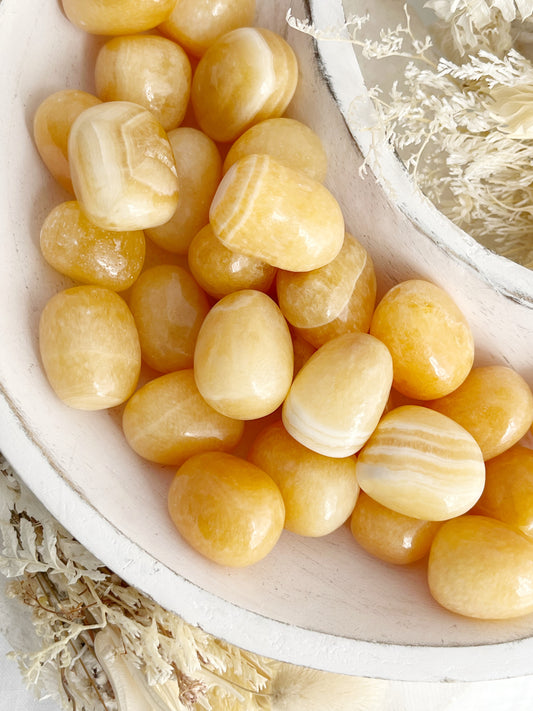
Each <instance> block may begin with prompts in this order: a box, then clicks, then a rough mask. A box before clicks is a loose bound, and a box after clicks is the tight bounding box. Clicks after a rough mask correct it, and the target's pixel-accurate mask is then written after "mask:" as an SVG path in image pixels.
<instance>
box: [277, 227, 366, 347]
mask: <svg viewBox="0 0 533 711" xmlns="http://www.w3.org/2000/svg"><path fill="white" fill-rule="evenodd" d="M276 287H277V294H278V303H279V307H280V309H281V312H282V314H283V315H284V316H285V318H286V319H287V321H288V322H289V323H290V324H291V325H292V326H294V327H295V328H296V329H297V331H298V333H299V334H300V335H301V336H303V338H305V339H306V340H308V341H309V342H310V343H311V344H312V345H313V346H315V348H318V347H319V346H321V345H323V344H324V343H326V341H330V340H331V339H332V338H335V337H336V336H340V335H342V334H343V333H349V332H353V331H363V332H366V331H368V329H369V327H370V321H371V320H372V314H373V312H374V305H375V301H376V274H375V271H374V265H373V263H372V259H371V257H370V255H369V254H368V252H367V251H366V249H365V248H364V247H363V246H362V245H361V244H360V243H359V242H358V241H357V240H356V239H355V237H353V236H352V235H350V234H348V233H347V234H346V236H345V239H344V244H343V246H342V249H341V251H340V252H339V253H338V255H337V256H336V257H335V259H334V260H333V261H331V262H330V263H329V264H326V265H325V266H324V267H320V268H319V269H313V270H312V271H309V272H286V271H279V272H278V275H277V277H276Z"/></svg>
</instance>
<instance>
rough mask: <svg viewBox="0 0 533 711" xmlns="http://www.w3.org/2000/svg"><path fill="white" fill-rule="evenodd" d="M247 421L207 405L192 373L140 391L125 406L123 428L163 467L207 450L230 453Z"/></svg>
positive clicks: (138, 449)
mask: <svg viewBox="0 0 533 711" xmlns="http://www.w3.org/2000/svg"><path fill="white" fill-rule="evenodd" d="M243 427H244V425H243V423H242V422H240V421H239V420H232V419H230V418H229V417H224V415H221V414H220V413H219V412H217V411H216V410H213V408H212V407H209V405H208V404H207V403H206V402H205V400H204V399H203V398H202V396H201V395H200V393H199V392H198V388H197V387H196V383H195V381H194V373H193V371H192V369H185V370H179V371H176V372H174V373H167V374H166V375H161V376H160V377H159V378H154V379H153V380H150V381H148V382H147V383H146V384H145V385H143V386H142V387H141V388H139V389H138V390H137V391H136V392H135V393H134V394H133V395H132V397H131V398H130V399H129V400H128V402H127V403H126V407H125V408H124V412H123V414H122V428H123V431H124V436H125V437H126V440H127V442H128V444H129V445H130V447H131V448H132V449H134V450H135V452H137V454H139V455H140V456H141V457H144V458H145V459H148V460H149V461H152V462H157V463H158V464H166V465H176V466H177V465H180V464H182V463H183V462H184V461H185V460H186V459H188V458H189V457H191V456H193V455H194V454H199V453H200V452H206V451H217V450H223V451H229V450H231V449H232V448H233V447H235V445H236V444H237V443H238V442H239V440H240V438H241V436H242V433H243Z"/></svg>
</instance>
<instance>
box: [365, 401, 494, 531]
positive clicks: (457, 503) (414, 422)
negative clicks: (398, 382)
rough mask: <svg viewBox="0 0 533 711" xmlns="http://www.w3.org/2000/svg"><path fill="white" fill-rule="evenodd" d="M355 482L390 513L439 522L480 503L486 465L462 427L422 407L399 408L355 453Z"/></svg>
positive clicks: (408, 406) (381, 422)
mask: <svg viewBox="0 0 533 711" xmlns="http://www.w3.org/2000/svg"><path fill="white" fill-rule="evenodd" d="M357 480H358V481H359V485H360V487H361V489H362V490H363V491H365V492H366V493H367V494H368V495H369V496H371V497H372V498H373V499H375V500H376V501H378V502H379V503H381V504H383V505H384V506H387V507H388V508H390V509H392V510H393V511H398V512H399V513H402V514H404V515H406V516H412V517H414V518H421V519H426V520H430V521H443V520H445V519H449V518H452V517H454V516H459V515H460V514H463V513H465V512H466V511H468V510H469V509H470V508H471V507H472V506H473V505H474V504H475V503H476V501H477V500H478V499H479V497H480V496H481V492H482V491H483V486H484V484H485V463H484V461H483V455H482V453H481V450H480V448H479V445H478V444H477V442H476V441H475V440H474V438H473V437H472V435H471V434H469V433H468V432H467V431H466V430H465V429H464V428H463V427H461V426H460V425H458V424H457V423H456V422H454V421H453V420H451V419H450V418H449V417H446V416H445V415H442V414H441V413H440V412H435V411H434V410H430V409H429V408H427V407H421V406H418V405H404V406H401V407H397V408H395V409H393V410H390V411H389V412H388V413H387V414H386V415H384V417H383V418H382V420H381V421H380V423H379V425H378V426H377V427H376V430H375V431H374V433H373V434H372V436H371V437H370V439H369V440H368V442H367V443H366V445H365V446H364V447H363V449H362V450H361V452H360V453H359V456H358V459H357Z"/></svg>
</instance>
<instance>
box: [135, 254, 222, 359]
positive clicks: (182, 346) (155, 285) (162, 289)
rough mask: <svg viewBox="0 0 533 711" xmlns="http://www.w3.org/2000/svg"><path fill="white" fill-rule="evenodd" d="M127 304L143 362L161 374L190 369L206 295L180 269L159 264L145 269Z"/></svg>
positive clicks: (205, 305) (205, 306)
mask: <svg viewBox="0 0 533 711" xmlns="http://www.w3.org/2000/svg"><path fill="white" fill-rule="evenodd" d="M128 303H129V306H130V309H131V312H132V314H133V317H134V319H135V324H136V326H137V330H138V332H139V340H140V343H141V351H142V357H143V360H144V362H145V363H147V364H148V365H149V366H150V367H151V368H154V370H157V371H159V372H161V373H168V372H171V371H173V370H180V369H182V368H191V367H192V364H193V357H194V348H195V345H196V338H197V336H198V332H199V330H200V326H201V325H202V322H203V320H204V318H205V317H206V315H207V313H208V311H209V302H208V300H207V296H206V295H205V294H204V292H203V291H202V290H201V289H200V287H199V286H198V284H197V283H196V282H195V281H194V279H193V278H192V276H191V275H190V274H189V272H187V271H186V270H185V269H183V267H180V266H177V265H173V264H161V265H158V266H155V267H151V268H150V269H147V270H145V271H144V272H143V273H142V274H141V276H140V277H139V278H138V279H137V281H136V282H135V284H134V285H133V286H132V288H131V291H130V293H129V295H128Z"/></svg>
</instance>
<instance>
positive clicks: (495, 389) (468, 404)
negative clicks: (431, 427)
mask: <svg viewBox="0 0 533 711" xmlns="http://www.w3.org/2000/svg"><path fill="white" fill-rule="evenodd" d="M428 407H431V408H433V409H434V410H437V411H438V412H442V413H443V414H444V415H448V417H451V418H452V420H455V421H456V422H458V423H459V424H460V425H462V426H463V427H464V428H465V429H466V430H468V432H470V434H471V435H472V437H474V439H475V440H476V442H477V443H478V444H479V446H480V447H481V451H482V452H483V457H484V459H492V457H496V456H497V455H498V454H501V453H502V452H504V451H505V450H506V449H509V447H512V446H513V444H516V443H517V442H518V441H519V440H520V439H522V437H523V436H524V435H525V434H526V432H527V431H528V429H529V428H530V427H531V424H532V423H533V394H532V393H531V389H530V387H529V385H528V384H527V382H526V381H525V380H524V378H523V377H522V376H521V375H520V374H519V373H517V372H516V371H514V370H512V368H508V367H506V366H503V365H491V366H481V367H476V368H472V370H471V371H470V373H469V374H468V376H467V377H466V379H465V381H464V382H463V383H462V384H461V385H460V386H459V387H458V388H457V390H454V391H453V392H452V393H450V394H449V395H446V396H445V397H443V398H440V399H439V400H432V401H430V402H428Z"/></svg>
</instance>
